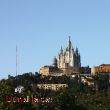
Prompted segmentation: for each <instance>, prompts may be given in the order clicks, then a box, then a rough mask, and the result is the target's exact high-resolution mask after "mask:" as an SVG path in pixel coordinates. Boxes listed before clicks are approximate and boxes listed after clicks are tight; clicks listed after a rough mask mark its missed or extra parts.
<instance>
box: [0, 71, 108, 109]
mask: <svg viewBox="0 0 110 110" xmlns="http://www.w3.org/2000/svg"><path fill="white" fill-rule="evenodd" d="M93 78H94V82H95V87H90V86H88V85H84V84H83V83H82V82H81V81H80V78H78V77H75V78H74V79H71V78H69V77H66V76H62V77H51V76H48V77H42V76H41V75H39V74H37V73H36V74H32V73H25V74H23V75H19V76H17V77H13V76H8V79H2V80H0V110H47V109H48V110H110V90H109V76H108V75H105V74H100V75H97V76H94V77H93ZM44 82H45V83H63V82H65V83H67V84H68V85H69V86H68V88H64V89H60V90H59V91H56V92H55V91H51V90H40V89H38V88H37V86H36V85H37V84H38V83H44ZM19 85H22V86H23V87H24V88H25V90H24V91H23V92H22V93H21V94H19V93H15V92H14V90H15V88H16V87H17V86H19ZM10 96H12V97H14V98H16V97H27V96H30V97H32V96H33V97H37V98H41V97H44V98H47V97H50V98H52V101H51V102H49V103H42V102H38V103H33V102H32V101H30V102H24V103H21V102H20V103H17V102H12V103H9V102H7V99H6V98H7V97H10Z"/></svg>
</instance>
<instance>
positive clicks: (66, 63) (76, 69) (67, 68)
mask: <svg viewBox="0 0 110 110" xmlns="http://www.w3.org/2000/svg"><path fill="white" fill-rule="evenodd" d="M80 67H81V58H80V53H79V51H78V48H76V49H75V50H74V48H73V46H72V42H71V40H70V37H69V40H68V44H67V47H66V48H65V51H64V52H63V49H62V47H61V49H60V52H59V54H58V60H57V58H56V57H54V58H53V60H52V66H44V67H42V68H41V69H40V74H42V75H53V76H60V75H64V74H65V75H73V74H79V73H80Z"/></svg>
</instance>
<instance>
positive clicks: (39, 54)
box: [0, 0, 110, 79]
mask: <svg viewBox="0 0 110 110" xmlns="http://www.w3.org/2000/svg"><path fill="white" fill-rule="evenodd" d="M109 5H110V0H0V51H1V52H0V79H2V78H7V76H8V75H13V76H15V75H16V45H17V47H18V74H23V73H26V72H33V73H35V72H36V71H39V69H40V68H41V67H42V66H44V65H51V62H52V58H53V57H54V56H56V57H58V52H59V49H60V47H61V46H62V47H63V49H65V47H66V46H67V41H68V36H71V41H72V43H73V47H74V48H76V47H78V49H79V52H80V54H81V63H82V66H87V65H90V67H93V66H98V65H100V64H103V63H105V64H110V49H109V48H110V6H109Z"/></svg>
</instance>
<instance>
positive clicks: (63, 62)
mask: <svg viewBox="0 0 110 110" xmlns="http://www.w3.org/2000/svg"><path fill="white" fill-rule="evenodd" d="M80 66H81V61H80V54H79V52H78V48H76V50H74V48H73V46H72V42H71V40H70V37H69V41H68V45H67V47H66V48H65V51H64V52H63V49H62V47H61V49H60V52H59V55H58V68H61V69H62V68H69V67H72V68H74V67H80Z"/></svg>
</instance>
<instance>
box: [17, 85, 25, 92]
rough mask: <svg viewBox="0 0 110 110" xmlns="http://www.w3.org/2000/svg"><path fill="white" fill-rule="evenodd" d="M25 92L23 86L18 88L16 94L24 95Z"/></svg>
mask: <svg viewBox="0 0 110 110" xmlns="http://www.w3.org/2000/svg"><path fill="white" fill-rule="evenodd" d="M23 90H24V87H23V86H18V87H16V88H15V93H22V92H23Z"/></svg>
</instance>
